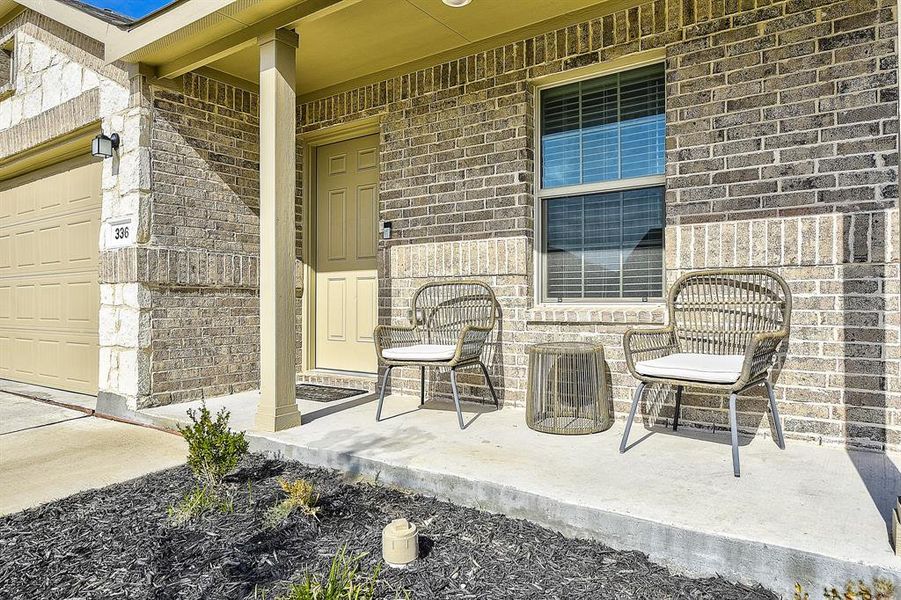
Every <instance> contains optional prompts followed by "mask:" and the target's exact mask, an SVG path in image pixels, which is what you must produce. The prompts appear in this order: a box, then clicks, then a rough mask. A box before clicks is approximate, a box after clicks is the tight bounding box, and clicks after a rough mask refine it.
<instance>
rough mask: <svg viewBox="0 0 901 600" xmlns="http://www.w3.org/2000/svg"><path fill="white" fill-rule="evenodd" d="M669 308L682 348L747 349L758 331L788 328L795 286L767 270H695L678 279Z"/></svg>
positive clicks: (701, 350) (738, 351)
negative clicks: (790, 287)
mask: <svg viewBox="0 0 901 600" xmlns="http://www.w3.org/2000/svg"><path fill="white" fill-rule="evenodd" d="M669 311H670V323H671V324H672V325H673V328H674V330H675V334H676V339H677V342H678V344H679V349H680V350H681V351H682V352H698V353H702V354H744V353H745V350H746V349H747V347H748V345H749V343H750V341H751V337H752V336H753V335H754V334H755V333H764V332H769V331H782V330H785V331H787V330H788V328H789V319H790V315H791V291H790V290H789V288H788V284H786V283H785V280H784V279H782V277H780V276H779V275H777V274H775V273H773V272H772V271H767V270H764V269H731V270H719V271H696V272H692V273H687V274H685V275H683V276H682V277H680V278H679V279H678V280H677V281H676V283H675V284H673V287H672V289H671V290H670V297H669Z"/></svg>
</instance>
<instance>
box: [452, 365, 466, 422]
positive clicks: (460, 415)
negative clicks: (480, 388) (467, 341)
mask: <svg viewBox="0 0 901 600" xmlns="http://www.w3.org/2000/svg"><path fill="white" fill-rule="evenodd" d="M450 380H451V391H453V392H454V405H455V406H456V407H457V420H459V421H460V429H466V427H465V425H463V411H462V410H460V393H459V392H458V391H457V370H456V369H455V368H453V367H451V372H450Z"/></svg>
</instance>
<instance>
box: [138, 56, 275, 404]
mask: <svg viewBox="0 0 901 600" xmlns="http://www.w3.org/2000/svg"><path fill="white" fill-rule="evenodd" d="M180 83H181V87H182V89H181V90H179V91H173V90H168V89H162V88H156V87H154V88H152V89H151V90H150V98H151V101H152V110H153V120H152V124H151V141H150V149H151V170H152V177H153V202H152V206H151V213H152V214H151V219H150V223H151V225H150V239H149V243H148V245H147V246H145V247H141V248H136V249H135V250H134V251H135V253H136V257H135V262H134V264H135V265H136V266H138V267H139V268H138V273H135V274H134V277H135V278H136V280H138V281H142V282H144V283H145V284H146V285H148V286H149V287H150V290H151V304H150V305H151V310H150V317H151V321H150V330H151V336H150V337H151V350H152V353H153V360H152V364H151V373H150V390H151V392H150V395H151V398H150V399H149V400H148V401H147V403H148V404H163V403H169V402H179V401H185V400H190V399H196V398H203V397H208V396H216V395H222V394H228V393H232V392H237V391H241V390H245V389H251V388H254V387H256V386H257V385H258V381H259V297H258V295H257V285H258V271H257V268H258V262H257V261H258V256H259V121H258V116H257V115H258V112H259V107H258V104H257V102H258V97H257V95H256V94H253V93H251V92H248V91H244V90H241V89H238V88H235V87H233V86H230V85H226V84H224V83H220V82H218V81H215V80H212V79H208V78H206V77H202V76H200V75H197V74H194V73H189V74H187V75H185V76H184V77H183V78H182V80H181V82H180ZM124 262H125V264H126V265H128V264H129V261H128V260H125V261H124ZM127 277H128V275H126V278H127Z"/></svg>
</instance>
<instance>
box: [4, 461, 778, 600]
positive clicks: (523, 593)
mask: <svg viewBox="0 0 901 600" xmlns="http://www.w3.org/2000/svg"><path fill="white" fill-rule="evenodd" d="M278 475H283V476H285V477H288V478H295V477H305V478H307V479H309V480H311V481H313V482H314V483H315V484H316V485H317V487H318V489H319V490H320V492H321V494H322V500H321V505H322V511H321V513H320V515H319V519H320V520H319V521H318V522H317V521H315V520H312V519H310V518H308V517H304V516H300V515H294V516H292V517H290V519H289V520H288V521H287V522H286V523H285V524H284V525H283V526H282V527H281V528H279V529H276V530H273V531H265V530H263V529H262V528H261V525H260V522H261V515H262V513H263V511H264V510H265V509H266V508H268V507H270V506H272V505H273V504H274V503H275V502H276V501H277V500H278V499H279V498H280V495H281V492H280V491H279V490H278V489H277V486H276V484H275V481H274V480H275V477H277V476H278ZM192 485H193V483H192V481H191V476H190V474H189V472H188V470H187V468H185V467H179V468H175V469H170V470H168V471H163V472H160V473H155V474H152V475H148V476H146V477H142V478H139V479H135V480H132V481H128V482H126V483H122V484H117V485H113V486H110V487H107V488H104V489H101V490H92V491H88V492H83V493H81V494H76V495H74V496H71V497H69V498H65V499H63V500H60V501H57V502H53V503H50V504H45V505H43V506H40V507H37V508H33V509H29V510H26V511H23V512H20V513H16V514H13V515H8V516H6V517H2V518H0V598H17V599H18V598H22V599H41V600H47V599H57V598H59V599H62V598H66V599H76V598H77V599H79V600H82V599H95V598H96V599H100V598H102V599H104V600H106V599H109V598H129V599H140V598H153V599H158V600H164V599H169V598H180V599H188V598H191V599H194V598H197V599H199V598H228V599H238V598H248V597H249V598H261V599H262V598H267V599H268V600H272V599H273V598H274V596H275V595H276V594H278V593H280V592H283V591H284V590H285V588H286V586H287V582H288V581H289V580H292V579H294V580H298V579H300V578H301V577H302V575H303V573H305V572H307V571H318V572H320V573H325V572H326V571H327V569H328V565H329V563H330V561H331V558H332V556H334V554H335V552H336V551H337V550H338V549H339V548H340V547H341V546H342V545H344V544H346V545H347V548H348V551H349V553H359V552H368V553H369V555H368V556H367V557H366V558H365V559H364V560H363V563H364V565H365V566H366V567H367V568H371V567H372V566H374V565H375V564H376V563H377V562H379V560H380V558H381V556H380V543H381V530H382V528H383V527H384V525H385V524H387V523H388V522H389V521H390V520H391V519H393V518H397V517H400V516H405V517H407V518H410V519H411V520H412V521H413V522H415V523H417V524H418V525H419V526H420V528H421V536H422V543H421V546H422V554H423V555H424V557H423V558H422V559H421V560H420V561H418V562H417V563H415V565H414V566H412V567H411V568H408V569H406V570H395V569H385V570H384V571H383V574H382V576H381V577H380V582H381V583H380V585H379V594H380V597H386V598H394V597H395V596H396V594H397V592H398V590H407V591H408V592H409V594H410V597H411V598H425V599H432V598H455V599H462V598H474V599H480V600H481V599H488V598H504V599H506V598H515V599H521V598H522V599H524V598H530V599H545V598H549V599H556V598H559V599H567V600H570V599H581V598H616V599H626V598H655V599H656V598H690V599H693V600H694V599H698V600H700V599H711V600H714V599H715V600H732V599H739V598H742V599H751V598H776V596H775V595H773V594H772V593H770V592H768V591H765V590H763V589H761V588H751V587H747V586H743V585H738V584H734V583H729V582H728V581H725V580H724V579H720V578H707V579H691V578H688V577H683V576H678V575H673V574H670V573H669V572H668V571H667V570H666V569H665V568H664V567H661V566H658V565H656V564H654V563H651V562H649V561H648V559H647V558H646V557H645V556H644V555H643V554H640V553H638V552H617V551H614V550H611V549H609V548H607V547H605V546H604V545H603V544H601V543H598V542H593V541H586V540H573V539H567V538H565V537H563V536H562V535H559V534H557V533H555V532H553V531H550V530H548V529H544V528H542V527H539V526H538V525H534V524H532V523H529V522H527V521H520V520H514V519H508V518H506V517H502V516H498V515H493V514H489V513H485V512H480V511H478V510H473V509H469V508H461V507H459V506H454V505H452V504H447V503H445V502H439V501H437V500H434V499H431V498H427V497H423V496H417V495H414V494H408V493H404V492H401V491H397V490H393V489H389V488H385V487H382V486H378V485H372V484H368V483H353V482H349V481H347V480H345V479H342V477H341V476H340V475H339V474H338V473H336V472H333V471H328V470H323V469H312V468H309V467H306V466H304V465H302V464H299V463H296V462H289V461H278V460H273V459H266V458H264V457H262V456H259V455H254V456H250V457H248V458H247V459H246V460H245V461H244V463H243V465H242V467H241V468H240V469H239V470H238V471H237V472H236V473H235V474H234V475H233V476H232V477H230V485H231V486H232V487H233V489H234V493H235V512H234V513H232V514H225V515H223V514H220V513H215V514H208V515H207V516H204V517H202V518H201V520H199V521H195V522H194V523H193V524H191V525H188V526H182V527H173V526H170V525H169V524H168V523H167V520H166V508H167V507H168V506H169V505H170V504H173V503H175V502H177V501H178V499H179V498H180V497H181V495H182V494H184V492H185V491H187V490H189V489H190V488H191V487H192ZM255 590H256V592H255ZM264 591H266V592H268V593H266V594H265V595H264V593H263V592H264ZM255 593H256V596H255V595H254V594H255Z"/></svg>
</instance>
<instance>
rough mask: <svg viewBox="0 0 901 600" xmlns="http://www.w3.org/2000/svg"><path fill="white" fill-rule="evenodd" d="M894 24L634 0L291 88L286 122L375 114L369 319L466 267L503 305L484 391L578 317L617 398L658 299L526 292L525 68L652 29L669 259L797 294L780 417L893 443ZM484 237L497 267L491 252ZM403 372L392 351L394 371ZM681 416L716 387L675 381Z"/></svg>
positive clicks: (585, 56)
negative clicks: (601, 303)
mask: <svg viewBox="0 0 901 600" xmlns="http://www.w3.org/2000/svg"><path fill="white" fill-rule="evenodd" d="M896 34H897V23H896V15H895V6H894V3H892V2H888V1H884V0H883V1H879V2H874V1H859V0H843V1H831V0H788V1H783V2H758V3H756V5H755V4H754V3H742V2H736V1H731V0H730V1H720V0H714V1H710V0H700V1H697V2H684V3H683V2H665V1H655V2H648V3H644V4H641V5H637V6H634V7H632V8H627V9H623V10H620V11H618V12H615V13H612V14H607V15H601V16H599V17H598V18H596V19H593V20H591V21H589V22H586V23H582V24H579V25H576V26H572V27H568V28H565V29H561V30H558V31H552V32H548V33H546V34H544V35H539V36H536V37H534V38H530V39H527V40H522V41H520V42H516V43H513V44H509V45H507V46H504V47H501V48H495V49H492V50H488V51H486V52H482V53H479V54H475V55H472V56H467V57H464V58H461V59H459V60H454V61H451V62H448V63H445V64H441V65H436V66H434V67H430V68H426V69H423V70H420V71H417V72H416V73H410V74H407V75H403V76H399V77H395V78H393V79H391V80H387V81H382V82H378V83H375V84H373V85H370V86H366V87H364V88H360V89H355V90H350V91H347V92H343V93H340V94H337V95H335V96H331V97H327V98H322V99H319V100H314V101H311V102H308V103H306V104H304V105H302V106H299V107H298V124H299V125H298V126H299V128H300V129H301V130H302V131H310V130H315V129H318V128H321V127H325V126H329V125H334V124H337V123H342V122H351V121H354V120H357V119H360V118H364V117H368V116H372V115H376V114H379V115H383V116H382V144H381V165H382V172H381V184H380V199H381V204H380V207H381V215H380V216H381V218H383V219H386V220H391V221H392V222H393V224H394V228H395V229H394V234H395V239H393V240H391V241H390V242H387V243H385V242H382V246H381V252H380V259H379V268H380V273H379V274H380V277H381V281H380V291H381V307H380V308H381V315H382V319H383V320H384V321H402V320H404V319H405V318H406V315H407V313H406V309H407V305H408V302H409V297H410V295H411V293H412V290H413V289H414V288H415V287H416V286H417V285H418V284H420V283H422V282H424V281H426V280H429V279H434V278H436V277H451V276H460V275H466V276H476V277H480V278H484V279H486V280H487V281H489V282H491V283H492V284H493V285H495V286H496V287H497V288H498V291H499V293H498V296H499V300H500V302H501V306H502V312H503V319H502V321H501V327H500V332H499V345H498V346H497V347H498V348H502V350H503V351H502V352H501V353H499V354H496V355H495V357H494V359H493V361H492V365H491V369H492V372H493V373H494V374H495V375H496V376H497V377H498V378H499V379H502V381H501V385H500V386H499V387H500V388H501V395H502V397H503V398H504V401H505V402H506V403H513V404H518V403H521V402H522V400H523V398H524V376H525V360H526V346H527V345H528V344H529V343H532V342H535V341H540V340H546V339H550V338H554V339H573V340H575V339H586V338H589V339H592V340H596V341H600V342H602V343H604V344H605V345H606V347H607V358H608V363H609V367H610V373H611V379H612V384H613V385H612V392H613V395H614V400H615V408H616V412H617V414H618V416H620V417H622V416H623V414H624V413H625V412H626V408H627V402H628V399H629V398H630V396H631V392H632V390H634V386H635V381H634V380H632V379H631V377H630V376H628V375H627V374H626V370H625V365H624V362H623V358H622V333H623V331H624V330H625V328H626V327H628V326H632V325H636V324H638V325H641V324H646V323H661V322H663V320H664V319H665V317H664V311H663V309H662V307H661V306H659V305H651V304H649V305H638V306H635V305H633V306H608V307H557V306H540V305H538V306H536V305H534V302H533V287H532V277H531V273H532V266H531V257H532V252H533V239H532V237H533V233H532V232H533V223H532V214H533V210H534V195H533V194H534V189H533V184H534V181H533V178H534V176H533V159H534V148H533V133H534V129H533V128H534V123H533V122H532V121H533V118H532V114H533V107H534V104H533V102H534V99H533V97H532V93H531V90H530V84H529V83H528V81H529V79H531V78H534V77H540V76H544V75H548V74H553V73H559V72H562V71H567V70H569V69H574V68H579V67H585V66H588V65H592V64H597V63H603V62H605V61H608V60H611V59H615V58H618V57H621V56H625V55H628V54H631V53H634V52H638V51H642V50H649V49H654V48H665V49H666V68H667V197H666V200H667V209H666V213H667V228H666V232H665V237H666V265H667V279H668V281H669V282H672V280H673V279H675V277H677V276H678V275H679V274H680V273H682V272H684V271H685V270H688V269H692V268H700V267H718V266H731V265H741V266H749V265H760V266H767V267H770V268H773V269H775V270H777V271H779V272H781V273H782V274H783V275H784V276H785V277H786V278H787V279H788V280H789V284H790V286H791V287H792V289H793V291H794V294H795V307H796V309H795V311H794V315H793V318H794V323H795V327H794V328H793V333H792V344H791V347H790V349H789V355H788V358H787V361H786V363H785V365H784V368H783V369H782V371H781V373H780V375H779V378H778V382H777V390H778V392H777V393H778V395H779V400H780V407H781V409H782V411H783V414H784V416H785V425H786V430H787V433H788V435H789V436H790V437H796V438H805V439H809V440H811V441H815V442H829V443H847V444H850V445H854V446H872V447H882V446H885V445H888V446H892V447H898V446H899V445H901V411H899V381H901V379H899V341H898V326H899V310H901V309H899V303H898V293H899V290H898V275H899V274H898V254H897V251H896V248H897V247H898V226H897V222H898V218H897V215H898V213H897V163H898V144H897V129H898V127H897V126H898V120H897V80H896V74H897V50H896V41H895V39H896ZM501 238H503V239H501ZM505 240H506V241H505ZM502 242H503V243H502ZM502 248H503V252H510V251H511V249H512V251H513V252H518V253H519V256H518V257H517V259H516V261H515V264H517V265H519V267H518V268H517V269H515V270H513V271H506V272H504V271H502V270H500V269H492V268H490V266H489V265H491V264H492V263H493V264H495V265H498V264H501V262H500V261H499V260H498V259H499V256H500V254H499V253H500V252H501V251H502V250H501V249H502ZM460 256H467V257H472V256H484V257H485V261H484V262H479V261H475V262H473V261H471V260H464V261H462V262H460V259H459V257H460ZM507 256H509V255H507ZM492 257H493V258H492ZM505 260H508V258H505ZM423 261H425V262H426V263H427V264H429V265H431V266H430V268H429V269H426V270H423V269H422V268H421V265H422V264H423ZM428 261H431V262H428ZM473 381H475V380H473ZM417 384H418V380H417V379H416V378H415V376H414V373H412V371H411V372H410V373H407V374H404V373H401V374H400V375H399V376H398V377H397V378H396V381H395V382H394V383H393V385H394V386H395V388H396V389H399V390H401V391H407V392H413V391H414V390H415V388H416V385H417ZM432 385H433V387H435V389H434V390H433V391H435V392H437V393H443V392H446V387H445V383H444V380H439V381H438V382H437V383H433V384H432ZM471 391H472V393H473V394H474V395H476V396H479V397H484V391H483V390H477V389H474V390H471ZM646 400H647V402H646V403H645V406H644V407H643V412H644V413H645V414H646V415H649V416H650V418H651V419H654V420H660V421H664V422H665V421H666V420H667V419H669V418H671V416H672V412H671V411H672V406H671V399H670V398H668V396H667V393H666V390H658V391H655V392H654V393H652V394H650V395H649V397H648V398H647V399H646ZM741 412H742V414H741V415H740V423H741V427H742V428H743V429H744V430H746V431H748V432H752V433H758V434H764V435H765V434H767V433H768V431H769V427H768V425H767V421H766V415H765V403H764V402H763V399H762V397H761V396H760V395H758V394H757V393H756V392H755V393H751V394H749V395H748V397H746V398H744V399H743V400H742V402H741ZM682 422H683V423H686V422H688V423H691V424H693V425H696V426H700V427H707V428H711V427H713V428H723V427H725V426H726V414H725V412H724V405H723V399H722V398H718V397H713V396H703V395H691V396H689V397H687V398H686V399H685V401H684V413H683V419H682Z"/></svg>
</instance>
